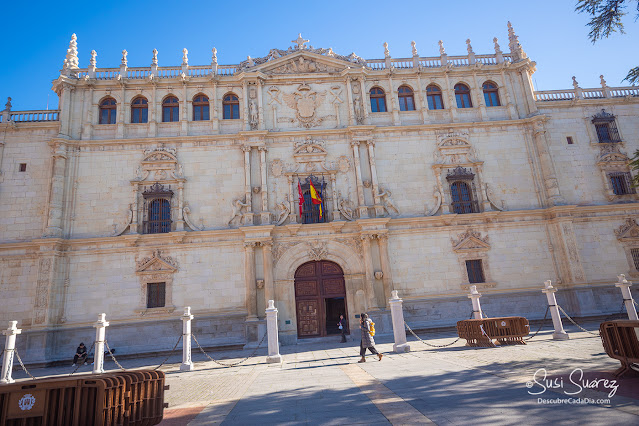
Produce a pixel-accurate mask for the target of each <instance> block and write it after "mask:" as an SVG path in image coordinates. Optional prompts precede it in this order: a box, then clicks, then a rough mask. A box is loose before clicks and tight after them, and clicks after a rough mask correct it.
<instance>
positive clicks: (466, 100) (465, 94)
mask: <svg viewBox="0 0 639 426" xmlns="http://www.w3.org/2000/svg"><path fill="white" fill-rule="evenodd" d="M455 99H456V100H457V108H472V107H473V103H472V102H471V101H470V89H469V88H468V86H466V85H465V84H462V83H459V84H456V85H455Z"/></svg>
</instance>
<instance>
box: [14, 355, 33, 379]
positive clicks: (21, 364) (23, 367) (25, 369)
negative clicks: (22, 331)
mask: <svg viewBox="0 0 639 426" xmlns="http://www.w3.org/2000/svg"><path fill="white" fill-rule="evenodd" d="M14 352H15V353H16V358H18V362H19V363H20V367H22V369H23V370H24V372H25V373H27V376H29V377H31V378H32V379H33V380H35V379H36V378H35V377H33V375H31V373H29V370H27V367H25V366H24V364H23V363H22V359H20V354H19V353H18V348H15V349H14Z"/></svg>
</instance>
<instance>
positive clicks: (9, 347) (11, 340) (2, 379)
mask: <svg viewBox="0 0 639 426" xmlns="http://www.w3.org/2000/svg"><path fill="white" fill-rule="evenodd" d="M17 325H18V321H9V328H7V329H6V330H3V331H2V334H4V335H5V336H7V337H6V339H5V344H4V355H3V356H2V376H0V384H3V385H8V384H9V383H14V382H15V380H13V378H12V377H11V370H12V369H13V354H14V353H15V349H16V335H17V334H20V333H22V330H21V329H19V328H18V327H17Z"/></svg>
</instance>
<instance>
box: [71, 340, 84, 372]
mask: <svg viewBox="0 0 639 426" xmlns="http://www.w3.org/2000/svg"><path fill="white" fill-rule="evenodd" d="M87 359H88V354H87V348H86V346H84V343H82V342H80V346H78V349H76V350H75V355H74V356H73V365H74V366H75V365H76V364H77V363H78V361H80V362H81V363H84V365H86V364H87Z"/></svg>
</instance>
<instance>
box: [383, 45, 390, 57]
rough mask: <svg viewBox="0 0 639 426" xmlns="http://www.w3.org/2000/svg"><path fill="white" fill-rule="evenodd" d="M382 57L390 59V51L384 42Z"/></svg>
mask: <svg viewBox="0 0 639 426" xmlns="http://www.w3.org/2000/svg"><path fill="white" fill-rule="evenodd" d="M384 57H385V58H390V50H388V43H387V42H384Z"/></svg>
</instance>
